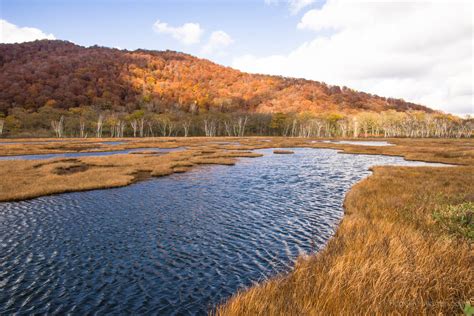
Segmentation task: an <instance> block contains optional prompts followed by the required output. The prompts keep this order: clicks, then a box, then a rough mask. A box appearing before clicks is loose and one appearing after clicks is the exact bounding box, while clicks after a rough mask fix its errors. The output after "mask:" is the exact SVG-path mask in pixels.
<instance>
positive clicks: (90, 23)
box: [2, 0, 317, 65]
mask: <svg viewBox="0 0 474 316" xmlns="http://www.w3.org/2000/svg"><path fill="white" fill-rule="evenodd" d="M2 4H3V7H2V18H3V19H5V20H7V21H8V22H10V23H13V24H15V25H18V26H32V27H36V28H38V29H40V30H42V31H43V32H45V33H52V34H54V36H55V37H56V38H58V39H65V40H69V41H72V42H74V43H77V44H80V45H85V46H90V45H94V44H98V45H103V46H108V47H120V48H124V49H132V50H133V49H137V48H146V49H156V50H165V49H172V50H178V51H184V52H187V53H190V54H193V55H202V54H200V48H201V46H200V45H183V44H181V43H180V42H179V41H176V40H174V39H173V38H172V37H170V36H166V35H164V34H157V33H156V32H154V31H153V29H152V25H153V24H154V23H155V21H156V20H157V19H159V20H160V21H163V22H166V23H168V24H169V25H171V26H180V25H183V24H184V23H188V22H191V23H199V25H200V26H201V28H202V29H204V32H205V33H204V34H203V40H204V41H205V40H206V38H207V37H208V36H209V35H210V33H212V32H213V31H215V30H223V31H224V32H226V33H227V34H229V35H230V36H231V37H232V39H233V43H232V47H231V49H232V55H230V54H225V55H224V56H222V55H219V54H217V55H216V56H207V57H214V58H212V59H213V60H216V61H217V62H219V63H223V64H226V65H231V62H232V56H235V55H244V54H253V55H259V56H265V55H271V54H274V53H275V52H279V53H286V52H289V51H291V49H292V47H295V46H297V45H298V44H300V43H302V42H304V41H305V40H309V39H310V38H311V37H312V34H310V33H308V32H300V31H298V30H297V29H296V24H297V23H298V19H299V17H300V14H292V13H290V11H289V10H288V7H287V6H286V5H285V4H283V3H282V4H276V3H275V4H270V3H268V2H267V3H265V1H263V0H262V1H259V0H254V1H250V0H247V1H222V0H221V1H217V0H214V1H212V0H211V1H198V0H195V1H184V0H179V1H171V0H167V1H123V0H116V1H113V0H98V1H90V0H87V1H57V0H56V1H38V0H37V1H31V0H29V1H26V0H2ZM315 5H317V4H315Z"/></svg>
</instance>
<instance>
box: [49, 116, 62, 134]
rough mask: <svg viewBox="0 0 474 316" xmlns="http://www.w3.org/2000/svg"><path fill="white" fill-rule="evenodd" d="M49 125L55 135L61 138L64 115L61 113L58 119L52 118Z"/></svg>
mask: <svg viewBox="0 0 474 316" xmlns="http://www.w3.org/2000/svg"><path fill="white" fill-rule="evenodd" d="M51 127H52V128H53V131H54V133H55V134H56V137H58V138H61V137H63V130H64V116H62V115H61V118H60V119H59V120H58V121H55V120H52V121H51Z"/></svg>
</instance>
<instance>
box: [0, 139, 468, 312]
mask: <svg viewBox="0 0 474 316" xmlns="http://www.w3.org/2000/svg"><path fill="white" fill-rule="evenodd" d="M114 140H115V139H114ZM265 140H270V141H265ZM97 141H98V140H87V141H86V142H85V143H76V142H67V143H48V144H39V145H34V146H33V145H28V146H25V145H0V155H13V154H39V153H55V152H64V151H66V150H67V151H91V150H92V151H93V150H97V149H96V145H94V142H97ZM101 141H102V140H101ZM128 141H129V142H127V143H126V144H123V145H119V146H110V145H100V150H121V149H126V148H142V147H143V148H153V147H161V148H172V147H182V146H186V147H187V148H188V149H187V150H184V151H180V152H173V153H169V154H166V155H157V154H154V153H152V152H150V151H146V150H144V151H143V152H142V153H135V154H128V155H116V156H107V157H84V158H80V159H50V160H45V161H0V177H1V178H2V181H1V182H0V201H7V200H21V199H26V198H32V197H36V196H41V195H46V194H53V193H62V192H70V191H80V190H90V189H98V188H108V187H116V186H124V185H128V184H130V183H134V182H136V181H139V180H143V179H146V178H148V177H151V176H164V175H168V174H171V173H173V172H186V171H188V170H190V169H191V168H193V167H195V166H197V165H200V164H229V165H231V164H234V163H235V162H236V159H237V158H238V157H255V156H258V155H257V154H255V153H252V152H249V150H252V149H258V148H291V147H314V148H335V149H340V150H342V151H343V152H346V153H364V154H385V155H397V156H404V157H405V158H407V159H411V160H422V161H434V162H443V163H450V164H458V165H464V166H458V167H450V168H428V167H423V168H410V167H375V168H374V174H373V175H372V176H370V177H369V178H367V179H365V180H363V181H361V182H360V183H358V184H357V185H355V186H354V187H353V188H352V189H351V191H350V192H349V193H348V195H347V196H346V200H345V210H346V214H345V216H344V219H343V221H342V222H341V224H340V227H339V228H338V231H337V233H336V235H335V236H334V237H333V238H332V239H331V240H330V241H329V243H328V245H327V246H326V248H325V249H324V250H322V251H321V252H319V253H318V254H315V255H311V256H307V257H301V258H299V260H298V262H297V264H296V266H295V268H294V270H293V271H292V272H291V273H289V274H288V275H284V276H278V277H276V278H274V279H271V280H269V281H267V282H264V283H262V284H259V285H256V286H254V287H252V288H250V289H247V290H245V291H243V292H241V293H239V294H237V295H235V296H234V297H233V298H231V299H230V300H229V301H228V302H226V303H224V304H223V305H222V306H220V307H219V308H218V309H217V310H216V311H215V312H216V313H217V314H221V315H314V314H328V315H331V314H334V315H335V314H367V313H369V314H388V313H390V314H436V313H443V314H459V313H462V309H461V305H462V304H463V302H465V301H468V300H471V302H472V299H473V297H474V292H473V290H472V284H474V277H473V275H474V274H473V273H472V266H473V264H474V259H473V258H474V256H473V250H472V238H471V237H470V236H472V235H471V234H472V212H473V210H472V205H473V203H472V202H473V201H474V190H473V186H472V183H473V180H474V140H464V139H461V140H440V139H390V140H388V141H389V142H391V143H394V144H396V146H389V147H369V146H355V145H348V144H331V143H321V142H318V143H311V142H310V140H308V139H298V138H282V137H273V138H269V137H265V138H258V137H248V138H232V139H229V138H218V139H212V140H210V139H208V138H188V139H183V138H166V139H140V140H132V139H128ZM216 141H222V142H239V143H240V144H215V143H214V142H216ZM470 238H471V239H470Z"/></svg>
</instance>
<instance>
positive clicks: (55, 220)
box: [0, 149, 422, 315]
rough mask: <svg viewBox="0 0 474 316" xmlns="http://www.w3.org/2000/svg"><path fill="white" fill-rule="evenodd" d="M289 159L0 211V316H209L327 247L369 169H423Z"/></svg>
mask: <svg viewBox="0 0 474 316" xmlns="http://www.w3.org/2000/svg"><path fill="white" fill-rule="evenodd" d="M292 150H294V151H295V154H294V155H273V154H272V149H266V150H261V151H260V152H262V153H264V154H265V156H264V157H261V158H255V159H252V160H250V159H242V160H241V161H240V162H239V163H238V164H237V165H235V166H232V167H229V166H212V167H202V168H198V169H195V170H192V171H190V172H188V173H184V174H174V175H171V176H169V177H165V178H159V179H154V180H150V181H146V182H141V183H138V184H135V185H131V186H128V187H123V188H116V189H109V190H96V191H89V192H77V193H69V194H61V195H54V196H47V197H41V198H37V199H33V200H29V201H22V202H11V203H0V287H1V291H0V314H2V315H4V314H12V313H20V314H21V313H24V314H33V313H40V314H44V313H48V314H65V313H73V314H78V315H82V314H91V313H96V314H99V315H100V314H106V313H107V314H127V315H128V314H160V315H168V314H169V315H171V314H180V315H182V314H196V313H197V314H204V313H205V312H206V311H208V310H209V309H210V308H212V306H214V305H215V304H216V303H218V302H220V301H221V300H223V299H225V298H226V297H229V296H230V295H231V294H233V293H235V292H236V291H237V290H238V289H240V288H242V287H245V286H249V285H251V284H252V283H253V282H256V281H260V280H263V279H265V278H268V277H269V276H272V275H274V274H276V273H278V272H284V271H288V269H289V268H290V266H291V265H292V263H293V262H294V260H295V258H296V257H297V256H298V255H299V254H301V253H305V252H312V251H317V250H318V249H319V248H320V247H322V246H323V245H324V244H325V243H326V241H327V239H328V238H329V237H330V236H331V235H332V233H333V231H334V229H335V227H336V225H337V223H338V222H339V220H340V218H341V217H342V214H343V212H342V200H343V197H344V194H345V192H346V191H347V190H348V189H349V188H350V187H351V186H352V185H353V184H354V183H355V182H357V181H359V180H360V179H362V178H363V177H365V176H367V175H368V174H369V171H368V168H369V167H370V166H372V165H375V164H378V165H380V164H403V165H422V163H413V162H406V161H404V160H402V159H401V158H398V157H382V156H368V155H349V154H345V155H341V154H337V153H336V151H334V150H328V149H292Z"/></svg>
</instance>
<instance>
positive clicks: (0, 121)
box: [0, 119, 5, 136]
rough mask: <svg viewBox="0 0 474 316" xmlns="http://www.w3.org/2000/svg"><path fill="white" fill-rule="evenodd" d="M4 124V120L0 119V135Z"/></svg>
mask: <svg viewBox="0 0 474 316" xmlns="http://www.w3.org/2000/svg"><path fill="white" fill-rule="evenodd" d="M4 126H5V120H3V119H0V136H2V134H3V127H4Z"/></svg>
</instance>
